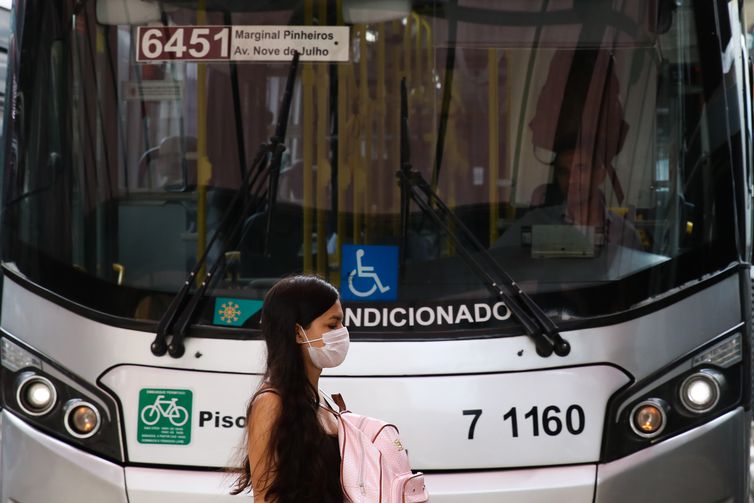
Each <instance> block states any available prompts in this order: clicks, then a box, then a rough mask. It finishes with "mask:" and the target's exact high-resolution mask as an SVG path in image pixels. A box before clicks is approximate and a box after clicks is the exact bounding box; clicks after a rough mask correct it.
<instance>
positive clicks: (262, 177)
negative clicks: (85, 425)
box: [151, 52, 299, 358]
mask: <svg viewBox="0 0 754 503" xmlns="http://www.w3.org/2000/svg"><path fill="white" fill-rule="evenodd" d="M298 61H299V53H298V52H295V53H294V54H293V60H292V61H291V66H290V69H289V71H288V79H287V81H286V85H285V93H284V95H283V100H282V102H281V104H280V109H279V111H278V124H277V127H276V128H275V134H274V135H273V136H272V137H271V138H270V140H269V142H267V143H265V144H263V145H261V146H260V148H259V150H258V151H257V154H256V156H255V157H254V161H253V164H252V168H251V169H250V170H249V171H248V172H247V173H246V175H245V176H244V178H243V180H242V182H241V184H240V186H239V188H238V190H237V191H236V194H235V195H234V196H233V199H232V200H231V201H230V203H229V204H228V208H227V209H226V210H225V212H224V213H223V216H222V218H221V220H220V224H219V225H218V227H217V229H216V230H215V232H214V233H213V234H212V237H211V238H210V240H209V242H208V243H207V246H206V248H205V249H204V252H203V253H202V255H201V257H200V258H199V260H197V262H196V263H195V264H194V267H193V268H192V270H191V272H190V273H189V274H188V275H187V276H186V280H185V281H184V283H183V285H182V286H181V289H180V290H179V291H178V293H177V294H176V295H175V297H173V300H172V301H171V303H170V305H169V306H168V308H167V310H166V311H165V314H164V315H163V316H162V318H161V319H160V322H159V324H158V325H157V335H156V336H155V339H154V341H153V342H152V345H151V350H152V354H154V355H155V356H163V355H164V354H165V353H166V352H167V351H169V352H170V356H172V357H174V358H180V357H181V356H183V353H184V352H185V348H184V345H183V341H184V339H185V337H186V332H187V329H188V327H189V326H190V325H191V322H192V320H193V315H194V313H195V312H196V308H197V306H198V305H199V302H200V301H201V299H202V297H203V296H204V293H205V292H206V291H207V288H208V287H209V286H210V284H211V282H212V281H213V280H214V278H215V277H216V272H217V270H218V268H219V267H220V264H221V263H223V262H224V259H225V252H226V251H227V249H228V247H229V246H231V245H232V243H234V242H235V240H236V238H237V235H238V233H239V231H240V230H241V228H242V226H243V223H244V221H245V220H246V215H249V214H251V213H252V212H253V211H255V210H256V209H258V208H260V207H262V206H263V205H264V204H265V202H266V201H267V198H268V196H269V187H267V190H265V187H266V186H267V182H268V181H269V178H270V177H271V176H272V175H271V173H272V172H273V171H275V170H276V169H277V170H278V171H279V169H280V163H281V161H282V155H283V152H284V151H285V145H283V140H284V139H285V133H286V128H287V125H288V115H289V112H290V108H291V102H292V99H293V85H294V82H295V76H296V70H297V68H298ZM239 210H240V211H239ZM220 236H223V237H224V243H223V244H222V246H221V248H220V251H219V253H218V257H217V259H216V260H215V262H214V263H213V264H212V266H211V267H210V269H209V271H208V272H207V274H206V275H205V277H204V278H203V280H202V282H201V284H200V285H199V286H198V287H197V290H196V292H195V293H194V294H193V296H190V295H189V294H190V291H191V286H192V285H193V284H194V281H195V280H196V278H197V276H198V274H199V271H200V270H201V269H202V267H203V266H204V265H205V263H206V262H207V258H208V256H209V251H210V250H211V249H212V247H213V246H214V245H215V242H216V241H217V240H218V239H219V238H220ZM181 313H183V316H182V317H181V323H180V325H179V326H178V327H177V329H176V330H174V327H175V325H176V323H177V321H178V319H179V315H180V314H181ZM171 333H172V334H173V338H172V339H171V341H170V346H169V347H168V344H167V338H168V336H169V335H170V334H171Z"/></svg>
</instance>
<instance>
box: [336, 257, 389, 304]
mask: <svg viewBox="0 0 754 503" xmlns="http://www.w3.org/2000/svg"><path fill="white" fill-rule="evenodd" d="M341 256H342V257H343V264H342V266H341V270H340V296H341V298H342V299H343V300H350V301H354V300H356V301H358V300H370V301H371V300H395V299H397V298H398V247H397V246H378V245H343V250H342V253H341Z"/></svg>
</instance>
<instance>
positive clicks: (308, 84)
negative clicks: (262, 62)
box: [301, 0, 314, 273]
mask: <svg viewBox="0 0 754 503" xmlns="http://www.w3.org/2000/svg"><path fill="white" fill-rule="evenodd" d="M313 18H314V4H313V0H306V1H305V2H304V24H305V25H308V26H310V25H312V24H313ZM302 73H303V76H302V81H303V82H302V86H301V93H302V97H301V99H302V101H303V105H304V106H303V109H304V110H303V112H304V113H303V118H302V124H301V137H302V138H301V140H302V144H303V166H302V171H301V179H302V183H303V190H304V207H303V220H304V221H303V226H302V227H303V232H304V246H303V248H304V264H303V265H304V272H305V273H311V272H312V271H313V270H314V267H313V265H314V264H313V263H312V215H311V208H312V207H313V204H312V203H313V199H314V197H313V187H312V171H313V169H314V168H313V165H314V149H313V145H312V136H313V135H312V133H313V131H312V128H313V126H312V121H313V120H314V104H313V97H312V94H313V87H314V75H313V71H312V64H311V63H304V67H303V71H302Z"/></svg>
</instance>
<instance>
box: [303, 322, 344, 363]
mask: <svg viewBox="0 0 754 503" xmlns="http://www.w3.org/2000/svg"><path fill="white" fill-rule="evenodd" d="M301 331H302V332H304V339H306V343H307V344H309V347H308V348H306V349H308V350H309V358H311V360H312V363H313V364H314V366H315V367H317V368H318V369H329V368H332V367H337V366H338V365H340V364H341V363H343V360H345V359H346V354H348V346H349V344H350V340H351V339H350V337H349V336H348V329H347V328H346V327H342V328H339V329H337V330H332V331H330V332H325V333H324V334H322V337H320V338H319V339H312V340H309V338H308V337H307V336H306V331H305V330H304V329H303V328H302V329H301ZM316 341H323V342H324V343H325V345H324V346H322V347H321V348H317V347H314V346H312V342H316Z"/></svg>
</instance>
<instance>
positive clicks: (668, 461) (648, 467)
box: [594, 407, 751, 503]
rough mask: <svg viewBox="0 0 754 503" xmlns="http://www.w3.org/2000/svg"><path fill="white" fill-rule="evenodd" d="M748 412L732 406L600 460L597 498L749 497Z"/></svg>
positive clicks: (687, 500) (613, 502) (692, 501)
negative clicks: (654, 441) (690, 427)
mask: <svg viewBox="0 0 754 503" xmlns="http://www.w3.org/2000/svg"><path fill="white" fill-rule="evenodd" d="M750 423H751V413H750V412H746V411H744V409H743V408H740V407H739V408H738V409H735V410H733V411H731V412H728V413H727V414H724V415H722V416H720V417H718V418H717V419H715V420H713V421H710V422H709V423H706V424H704V425H703V426H700V427H698V428H695V429H693V430H690V431H687V432H685V433H683V434H681V435H678V436H676V437H673V438H670V439H668V440H666V441H664V442H662V443H659V444H657V445H655V446H653V447H650V448H648V449H644V450H642V451H639V452H637V453H635V454H632V455H631V456H626V457H625V458H622V459H619V460H616V461H613V462H612V463H607V464H603V465H599V466H598V468H597V488H596V492H595V499H594V501H595V503H606V502H610V503H622V502H631V503H635V502H637V501H642V502H650V503H651V502H658V503H659V502H674V501H678V502H684V503H697V502H698V503H711V502H715V503H717V502H720V503H722V502H725V503H727V502H731V503H745V502H748V501H749V497H748V490H749V487H748V486H749V442H750V435H751V433H750Z"/></svg>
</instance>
